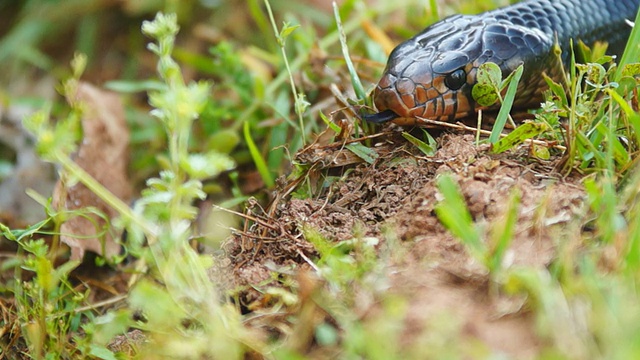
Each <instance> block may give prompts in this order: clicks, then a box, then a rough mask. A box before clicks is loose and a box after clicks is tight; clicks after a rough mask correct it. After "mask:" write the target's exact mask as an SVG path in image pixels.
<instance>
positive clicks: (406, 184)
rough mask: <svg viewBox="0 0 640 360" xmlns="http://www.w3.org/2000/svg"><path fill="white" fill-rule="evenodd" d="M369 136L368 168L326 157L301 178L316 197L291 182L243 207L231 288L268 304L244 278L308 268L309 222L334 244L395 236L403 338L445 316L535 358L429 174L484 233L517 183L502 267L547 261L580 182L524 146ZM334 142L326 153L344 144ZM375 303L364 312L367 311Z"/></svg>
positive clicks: (532, 342)
mask: <svg viewBox="0 0 640 360" xmlns="http://www.w3.org/2000/svg"><path fill="white" fill-rule="evenodd" d="M376 141H377V142H378V143H377V144H374V146H372V147H371V148H372V149H375V150H377V154H378V158H377V159H376V160H375V161H374V162H373V163H372V164H369V163H365V162H360V163H357V164H349V165H346V166H335V165H340V164H335V161H334V163H332V164H330V165H328V163H327V162H325V163H323V166H322V169H320V170H317V171H318V172H321V173H323V174H327V177H326V178H322V177H321V176H317V175H314V173H313V166H311V167H309V168H310V169H312V170H310V171H309V172H308V173H307V174H306V175H307V178H308V179H309V178H310V179H314V180H316V182H317V184H320V185H316V186H317V190H316V194H317V195H316V196H314V197H312V198H304V199H301V198H296V197H295V196H291V195H290V194H291V193H292V192H293V190H294V189H297V188H299V186H302V185H301V182H300V181H299V179H296V180H295V181H296V182H295V183H289V184H288V185H287V186H284V187H283V189H282V190H281V192H280V193H279V194H276V199H277V200H276V202H275V203H274V204H272V206H271V207H270V208H268V209H266V210H264V211H257V209H256V208H254V209H253V210H252V213H251V214H250V215H251V217H252V218H253V221H252V223H253V225H252V226H251V227H249V228H247V229H245V230H246V231H244V232H238V233H236V234H235V235H234V236H233V238H232V239H230V240H229V241H228V243H227V244H226V247H225V249H226V253H227V255H226V256H227V260H226V262H225V263H226V264H227V265H228V266H227V269H226V270H227V271H228V273H227V274H229V275H228V277H227V280H228V281H229V282H230V284H228V285H229V286H230V287H231V288H236V289H242V290H241V291H240V296H239V300H240V302H241V303H242V305H243V306H245V309H247V310H248V309H251V310H253V309H255V308H256V307H260V306H266V304H267V303H265V294H264V293H261V292H259V291H257V290H256V289H255V288H254V287H250V286H249V285H252V286H255V285H256V284H260V285H261V286H264V285H265V284H271V285H276V283H277V282H276V281H275V280H274V277H273V276H272V274H273V272H274V270H277V269H284V268H287V269H291V268H296V269H313V268H314V265H313V259H316V258H317V257H318V252H317V251H316V249H315V247H314V246H313V245H312V244H311V243H310V242H308V241H307V240H306V239H305V236H304V234H305V229H309V228H312V229H315V230H316V231H318V232H319V233H320V234H321V235H322V236H323V237H324V238H326V239H328V240H330V241H334V242H340V241H345V240H348V239H352V238H354V237H360V238H375V239H377V241H379V243H378V248H382V247H383V244H384V243H385V242H389V241H392V240H393V239H392V238H395V239H396V240H393V241H395V244H394V245H393V246H391V247H389V246H387V248H388V249H391V250H390V251H392V252H396V253H397V254H399V256H391V257H390V258H391V259H392V260H391V262H390V263H389V265H388V266H389V268H391V269H392V271H389V274H390V275H389V279H390V281H389V284H390V285H389V288H388V291H387V292H388V293H392V294H399V295H402V296H404V297H406V298H408V299H410V304H409V309H410V310H409V316H408V317H407V319H406V321H405V329H404V332H405V333H406V334H407V336H406V337H404V338H403V339H404V340H403V341H406V342H411V339H412V334H418V333H419V331H418V330H420V329H422V328H423V327H424V326H425V324H429V323H430V322H431V321H432V320H433V319H434V318H437V317H440V316H446V317H447V318H448V319H451V321H455V322H457V323H459V324H461V329H462V333H463V334H462V336H463V337H467V336H468V337H469V339H479V340H481V341H482V342H483V343H485V344H486V345H488V346H489V347H490V348H492V349H493V350H497V351H504V352H506V353H509V354H513V355H517V356H518V357H532V356H534V355H535V354H536V353H537V351H538V349H539V345H540V343H541V341H542V340H541V339H539V338H538V337H537V336H536V335H535V331H534V319H532V317H531V316H529V315H528V313H527V311H526V308H524V307H523V304H524V301H523V299H521V298H518V297H512V296H507V295H504V294H501V293H500V292H499V291H496V289H495V287H492V286H491V280H490V274H489V272H488V271H487V269H486V268H485V267H484V266H482V265H481V264H480V263H479V262H478V261H477V259H474V258H473V257H471V256H470V255H469V254H468V252H467V251H466V249H465V246H464V245H462V243H461V242H460V241H459V240H457V239H456V238H454V237H453V236H452V235H451V234H450V233H449V232H448V231H447V230H446V229H445V227H444V226H443V225H442V224H441V223H440V221H439V220H438V217H437V216H436V212H435V210H434V207H435V205H436V204H437V203H438V202H439V201H441V200H442V195H441V194H440V193H439V191H438V188H437V186H436V179H437V177H438V176H439V175H440V174H444V173H448V174H451V175H452V176H453V177H454V178H455V179H456V180H457V182H458V184H459V187H460V189H461V192H462V194H463V195H464V198H465V200H466V202H467V206H468V209H469V211H470V213H471V215H472V217H473V219H474V222H475V223H476V225H477V226H479V227H480V228H481V229H484V230H483V231H484V232H485V233H488V230H489V229H490V228H491V226H492V224H494V223H499V222H500V221H502V219H503V217H504V216H505V212H506V211H508V203H509V198H510V196H511V194H512V192H513V191H514V189H517V190H518V191H519V192H520V194H521V201H520V205H519V207H518V210H517V211H518V214H517V219H518V220H517V225H516V228H515V235H514V238H513V241H512V243H511V245H510V247H509V250H508V251H507V253H506V254H505V257H504V260H503V266H505V267H510V266H518V265H524V264H526V265H528V266H533V267H538V266H539V267H545V266H547V265H548V264H549V263H550V261H551V260H552V258H553V256H554V254H555V248H556V245H557V244H556V239H557V237H558V234H559V233H560V232H562V231H565V232H566V231H568V230H567V227H566V226H562V225H564V224H565V222H567V221H568V220H569V219H571V218H572V217H575V215H576V214H579V212H580V211H581V209H582V205H583V201H584V191H583V189H582V186H581V185H580V182H579V180H578V179H573V178H563V177H562V176H560V175H559V174H558V173H557V172H555V171H554V168H555V165H556V164H557V162H558V161H559V160H558V159H556V160H555V161H550V162H545V161H541V160H538V159H532V158H531V157H529V156H528V152H527V148H526V147H524V146H523V147H522V148H520V149H519V150H516V151H511V152H508V153H506V154H502V155H494V154H490V153H489V151H488V149H489V148H488V146H479V147H478V146H476V145H475V143H474V138H473V136H470V135H452V134H444V135H442V136H440V137H439V138H438V150H437V152H436V154H435V155H434V156H432V157H427V156H424V155H423V154H422V153H421V152H420V151H419V150H417V148H415V147H414V146H413V145H411V144H409V143H407V142H406V141H405V140H404V139H403V138H402V137H400V136H398V134H389V135H388V136H385V137H383V138H381V139H377V140H376ZM334 149H336V150H335V156H334V157H333V159H338V158H339V156H338V152H340V151H348V150H345V149H344V148H343V147H337V148H334ZM323 150H324V151H326V150H327V147H324V148H323ZM329 158H331V157H329ZM390 234H392V235H390ZM400 240H401V241H400ZM387 245H388V244H387ZM376 306H377V305H371V307H372V308H371V309H369V310H367V311H364V312H363V313H369V314H371V313H374V312H375V307H376ZM443 314H444V315H443ZM364 316H366V315H364Z"/></svg>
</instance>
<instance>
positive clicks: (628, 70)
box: [622, 63, 640, 77]
mask: <svg viewBox="0 0 640 360" xmlns="http://www.w3.org/2000/svg"><path fill="white" fill-rule="evenodd" d="M638 75H640V63H632V64H627V65H625V66H624V67H623V68H622V76H629V77H634V76H638Z"/></svg>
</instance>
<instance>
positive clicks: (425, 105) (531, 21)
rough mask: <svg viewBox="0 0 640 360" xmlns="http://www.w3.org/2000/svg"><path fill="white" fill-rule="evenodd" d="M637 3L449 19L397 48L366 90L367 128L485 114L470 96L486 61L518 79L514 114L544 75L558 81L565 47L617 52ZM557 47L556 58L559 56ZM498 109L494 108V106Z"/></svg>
mask: <svg viewBox="0 0 640 360" xmlns="http://www.w3.org/2000/svg"><path fill="white" fill-rule="evenodd" d="M639 3H640V0H527V1H522V2H518V3H516V4H513V5H509V6H506V7H502V8H498V9H496V10H492V11H487V12H484V13H481V14H478V15H453V16H450V17H447V18H445V19H443V20H441V21H439V22H436V23H434V24H433V25H431V26H429V27H427V28H426V29H424V30H423V31H421V32H420V33H418V34H417V35H415V36H414V37H412V38H410V39H409V40H406V41H405V42H402V43H401V44H399V45H398V46H397V47H395V49H393V51H392V52H391V53H390V55H389V59H388V61H387V65H386V67H385V69H384V71H383V73H382V76H381V78H380V80H379V82H378V83H377V85H376V87H375V88H374V89H373V92H372V95H371V96H372V98H373V102H374V104H375V107H376V109H377V111H378V112H377V113H375V114H369V115H365V116H363V118H364V119H365V120H366V121H368V122H373V123H385V122H389V121H391V122H393V123H396V124H399V125H416V124H417V123H418V120H417V119H419V118H425V119H429V120H437V121H444V122H453V121H455V120H456V119H461V118H464V117H468V116H470V115H472V114H474V113H476V112H477V111H478V110H481V109H485V108H486V107H482V106H480V105H479V104H477V103H476V102H475V101H474V99H473V97H472V96H471V89H472V88H473V86H474V84H475V83H476V76H477V73H478V67H479V66H480V65H481V64H483V63H486V62H493V63H495V64H497V65H498V66H499V67H500V70H501V71H502V75H503V77H504V76H507V75H509V74H510V73H511V72H513V71H514V70H515V69H516V68H517V67H519V66H520V65H522V66H523V73H522V77H521V80H520V82H519V83H518V89H517V91H516V97H515V99H514V103H513V107H514V108H525V107H531V106H533V105H535V103H536V102H537V103H538V104H539V103H540V102H541V101H542V99H543V92H544V90H545V89H546V88H547V85H546V82H545V80H544V77H543V76H542V74H543V73H545V74H547V75H548V76H550V77H551V78H556V79H557V78H558V76H561V74H562V69H563V66H565V67H566V66H567V65H568V64H570V54H571V48H570V46H571V44H572V43H573V44H574V45H575V44H577V42H578V41H582V42H584V43H585V44H586V45H589V46H590V45H593V44H594V43H595V42H597V41H604V42H607V43H608V49H609V50H608V51H609V52H611V53H612V54H618V55H619V54H620V53H621V52H622V50H624V46H625V44H626V42H627V40H628V38H629V34H630V32H631V29H632V23H630V20H633V19H635V16H636V13H637V11H638V5H639ZM556 44H557V45H559V47H560V49H561V51H562V53H561V54H562V55H561V56H558V55H557V51H554V49H557V46H555V45H556ZM497 106H499V104H498V105H497Z"/></svg>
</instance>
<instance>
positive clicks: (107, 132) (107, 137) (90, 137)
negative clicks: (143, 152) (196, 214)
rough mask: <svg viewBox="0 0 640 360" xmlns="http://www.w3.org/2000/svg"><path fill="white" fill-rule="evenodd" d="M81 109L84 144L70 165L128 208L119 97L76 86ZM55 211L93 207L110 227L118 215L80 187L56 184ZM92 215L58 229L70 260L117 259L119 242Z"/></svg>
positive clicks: (125, 139) (125, 147)
mask: <svg viewBox="0 0 640 360" xmlns="http://www.w3.org/2000/svg"><path fill="white" fill-rule="evenodd" d="M76 98H77V100H79V101H81V102H82V103H83V104H84V106H85V110H84V116H83V118H82V128H83V131H84V138H83V140H82V143H81V144H80V147H79V149H78V152H77V154H76V155H75V159H74V160H75V162H76V163H77V164H78V165H80V167H82V168H83V169H84V170H85V171H86V172H87V173H89V174H90V175H91V176H93V177H94V178H95V179H96V180H97V181H98V182H99V183H101V184H102V185H103V186H104V187H106V188H107V189H108V190H109V191H111V192H112V193H113V194H114V195H116V196H117V197H118V198H120V199H121V200H123V201H124V202H126V203H128V202H129V201H130V199H131V193H132V188H131V184H130V182H129V179H128V177H127V163H128V157H129V153H128V146H129V129H128V128H127V124H126V122H125V119H124V108H123V105H122V101H121V100H120V97H119V96H118V95H116V94H114V93H111V92H106V91H103V90H100V89H98V88H96V87H94V86H92V85H89V84H86V83H81V84H80V85H79V87H78V92H77V94H76ZM53 206H54V207H55V208H56V209H59V210H61V209H67V210H75V209H83V208H87V207H93V208H95V209H98V211H99V212H101V213H102V214H104V217H105V218H106V219H107V220H108V221H112V220H113V219H114V218H115V217H116V216H117V215H118V214H117V212H116V211H115V210H114V209H112V208H111V207H109V206H108V205H107V204H106V203H105V202H103V201H102V200H101V199H100V198H98V196H96V195H95V194H94V193H93V192H91V191H90V190H89V189H88V188H87V187H85V186H84V185H83V184H81V183H76V184H74V185H72V186H67V184H65V183H64V179H61V180H59V181H58V182H57V183H56V187H55V190H54V193H53ZM105 218H102V217H100V216H98V215H96V214H93V213H91V214H87V213H86V212H83V216H72V217H70V218H69V220H68V221H66V222H65V223H63V224H62V227H61V229H60V230H61V233H62V236H61V240H62V241H63V242H64V243H65V244H67V245H69V246H70V247H71V258H72V259H74V260H79V259H82V257H83V256H84V253H85V251H87V250H88V251H92V252H95V253H98V254H101V255H103V256H106V257H111V256H114V255H117V254H118V253H119V252H120V245H119V244H118V243H117V242H116V240H115V238H117V237H119V234H116V233H115V232H114V231H113V229H112V228H111V226H110V224H107V220H105Z"/></svg>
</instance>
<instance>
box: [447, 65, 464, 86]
mask: <svg viewBox="0 0 640 360" xmlns="http://www.w3.org/2000/svg"><path fill="white" fill-rule="evenodd" d="M466 82H467V73H466V72H465V71H464V69H458V70H456V71H454V72H452V73H450V74H447V77H445V78H444V84H445V85H446V86H447V87H448V88H449V89H451V90H458V89H460V88H461V87H462V85H464V84H465V83H466Z"/></svg>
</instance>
